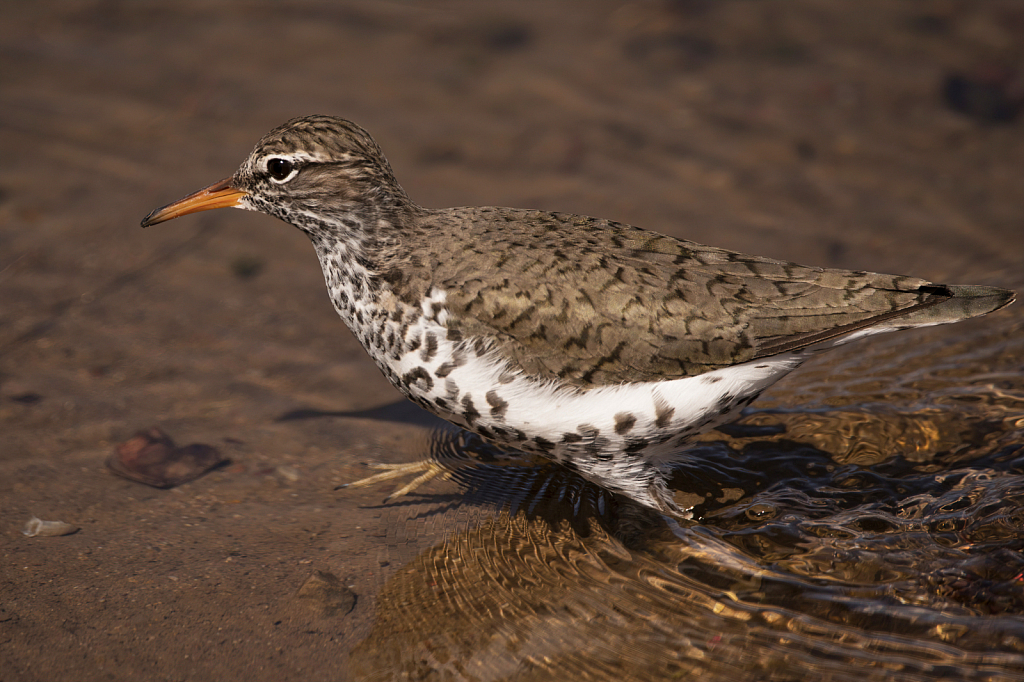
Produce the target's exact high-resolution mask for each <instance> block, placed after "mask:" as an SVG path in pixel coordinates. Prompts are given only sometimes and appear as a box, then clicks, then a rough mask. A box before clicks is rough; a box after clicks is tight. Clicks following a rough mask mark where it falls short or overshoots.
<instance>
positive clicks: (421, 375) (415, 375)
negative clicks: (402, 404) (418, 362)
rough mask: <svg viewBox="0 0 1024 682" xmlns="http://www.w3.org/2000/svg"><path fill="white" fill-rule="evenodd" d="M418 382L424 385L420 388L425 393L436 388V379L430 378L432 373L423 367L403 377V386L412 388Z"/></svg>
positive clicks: (410, 371)
mask: <svg viewBox="0 0 1024 682" xmlns="http://www.w3.org/2000/svg"><path fill="white" fill-rule="evenodd" d="M416 382H421V383H422V386H421V387H420V388H421V390H423V391H429V390H430V389H431V388H433V387H434V379H433V378H432V377H431V376H430V372H428V371H427V370H426V369H425V368H423V367H417V368H416V369H412V370H409V371H408V372H406V373H405V374H403V375H402V383H403V384H406V385H408V386H412V385H413V384H415V383H416Z"/></svg>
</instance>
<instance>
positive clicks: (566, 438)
mask: <svg viewBox="0 0 1024 682" xmlns="http://www.w3.org/2000/svg"><path fill="white" fill-rule="evenodd" d="M581 440H583V436H581V435H580V434H578V433H575V432H573V431H566V432H565V433H563V434H562V442H563V443H579V442H580V441H581Z"/></svg>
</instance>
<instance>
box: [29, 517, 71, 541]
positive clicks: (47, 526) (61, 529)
mask: <svg viewBox="0 0 1024 682" xmlns="http://www.w3.org/2000/svg"><path fill="white" fill-rule="evenodd" d="M77 531H78V526H73V525H71V524H70V523H64V522H63V521H43V520H42V519H40V518H38V517H35V516H33V517H32V518H31V519H29V520H28V523H26V524H25V527H24V528H23V529H22V530H21V532H22V533H23V534H25V535H27V536H29V537H30V538H35V537H41V538H52V537H57V536H59V535H71V534H72V533H75V532H77Z"/></svg>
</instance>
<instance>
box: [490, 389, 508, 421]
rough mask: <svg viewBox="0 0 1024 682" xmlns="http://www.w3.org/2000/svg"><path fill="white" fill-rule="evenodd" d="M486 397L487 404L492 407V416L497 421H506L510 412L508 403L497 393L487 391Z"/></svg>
mask: <svg viewBox="0 0 1024 682" xmlns="http://www.w3.org/2000/svg"><path fill="white" fill-rule="evenodd" d="M484 397H485V398H486V399H487V404H488V405H490V406H491V416H492V417H494V418H495V419H504V418H505V412H506V411H507V410H508V402H507V401H505V400H502V399H501V396H499V395H498V394H497V392H496V391H487V395H485V396H484Z"/></svg>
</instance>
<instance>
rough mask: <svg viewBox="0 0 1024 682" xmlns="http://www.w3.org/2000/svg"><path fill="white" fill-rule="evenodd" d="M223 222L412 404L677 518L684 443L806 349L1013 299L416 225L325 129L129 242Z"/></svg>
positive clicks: (556, 225)
mask: <svg viewBox="0 0 1024 682" xmlns="http://www.w3.org/2000/svg"><path fill="white" fill-rule="evenodd" d="M229 206H230V207H235V208H243V209H247V210H252V211H261V212H263V213H267V214H269V215H273V216H276V217H278V218H280V219H281V220H283V221H285V222H287V223H290V224H292V225H294V226H295V227H297V228H299V229H300V230H302V231H303V232H305V233H306V235H308V236H309V238H310V239H311V240H312V242H313V247H314V249H315V250H316V254H317V257H318V258H319V259H320V265H321V267H322V268H323V273H324V278H325V279H326V281H327V288H328V291H329V293H330V297H331V301H332V303H333V304H334V308H335V310H337V312H338V314H339V315H340V316H341V318H342V320H344V321H345V323H346V324H347V325H348V327H349V329H351V330H352V332H353V333H354V334H355V336H356V338H357V339H359V341H360V343H362V344H363V347H364V348H365V349H366V351H367V353H369V355H370V357H371V358H373V360H374V362H376V363H377V366H378V367H380V369H381V371H382V372H384V375H385V376H387V378H388V379H389V380H390V381H391V383H392V384H394V385H395V387H396V388H398V389H399V390H400V391H401V392H402V393H404V394H405V395H406V396H407V397H408V398H409V399H410V400H412V401H413V402H415V403H416V404H418V405H420V406H421V407H423V408H425V409H427V410H429V411H430V412H433V413H434V414H436V415H438V416H440V417H443V418H444V419H447V420H449V421H450V422H453V423H454V424H457V425H459V426H461V427H463V428H466V429H469V430H470V431H473V432H475V433H476V434H478V435H480V436H482V437H483V438H485V439H487V440H489V441H491V442H492V443H494V444H495V445H498V446H500V447H504V448H511V449H514V450H517V451H520V452H526V453H530V454H533V455H540V456H543V457H546V458H549V459H552V460H554V461H556V462H559V463H561V464H562V465H564V466H566V467H569V468H570V469H572V470H574V471H576V472H577V473H579V474H580V475H582V476H583V477H584V478H586V479H588V480H590V481H592V482H594V483H596V484H598V485H600V486H603V487H604V488H605V489H607V490H610V491H612V492H615V493H619V494H622V495H625V496H627V497H629V498H632V499H633V500H635V501H637V502H639V503H641V504H644V505H646V506H649V507H652V508H654V509H657V510H660V511H662V512H665V513H669V514H673V515H677V516H685V515H686V512H685V510H683V509H680V508H679V506H678V505H677V504H676V503H675V502H674V501H673V499H672V496H671V494H670V492H669V490H668V488H667V486H666V484H665V475H666V472H667V471H668V469H669V465H670V464H671V462H672V461H673V459H674V458H678V457H679V456H680V454H679V453H680V451H681V448H682V446H683V445H684V444H686V442H687V441H688V440H689V439H690V438H692V437H693V436H694V435H696V434H698V433H700V432H701V431H705V430H707V429H710V428H712V427H713V426H715V425H718V424H721V423H723V422H725V421H727V420H728V419H729V418H730V417H732V416H733V415H734V414H735V413H736V411H737V410H739V409H741V408H742V407H744V406H746V405H747V404H749V403H750V402H751V401H753V400H754V399H755V398H756V397H757V396H758V395H759V394H760V393H761V392H762V391H763V390H764V389H766V388H767V387H768V386H770V385H772V384H773V383H774V382H775V381H777V380H778V379H779V378H780V377H782V376H783V375H785V374H786V373H788V372H789V371H791V370H793V369H795V368H796V367H797V366H798V365H800V363H801V362H803V361H804V360H805V359H806V358H807V357H809V356H810V355H811V354H812V353H814V352H817V351H820V350H825V349H828V348H831V347H834V346H837V345H839V344H842V343H846V342H848V341H851V340H853V339H856V338H859V337H863V336H868V335H870V334H876V333H879V332H888V331H896V330H901V329H907V328H910V327H925V326H929V325H936V324H944V323H947V322H957V321H959V320H964V319H967V318H970V317H975V316H977V315H984V314H985V313H989V312H992V311H994V310H998V309H999V308H1002V307H1003V306H1005V305H1008V304H1009V303H1010V302H1012V301H1013V299H1014V292H1012V291H1008V290H1005V289H998V288H995V287H986V286H961V285H946V284H932V283H930V282H927V281H924V280H921V279H916V278H914V277H904V276H897V275H882V274H875V273H870V272H860V271H856V272H854V271H847V270H834V269H823V268H814V267H807V266H803V265H797V264H795V263H787V262H783V261H777V260H772V259H769V258H762V257H759V256H747V255H743V254H740V253H735V252H732V251H726V250H724V249H719V248H714V247H710V246H703V245H701V244H696V243H694V242H689V241H683V240H679V239H674V238H672V237H667V236H663V235H660V234H657V233H654V232H648V231H645V230H641V229H639V228H636V227H632V226H629V225H624V224H622V223H616V222H612V221H609V220H600V219H596V218H588V217H584V216H578V215H571V214H565V213H548V212H544V211H533V210H524V209H513V208H447V209H427V208H423V207H421V206H418V205H417V204H415V203H413V202H412V201H411V200H410V199H409V197H408V196H407V195H406V193H405V191H404V190H403V189H402V187H401V186H400V185H399V184H398V181H397V180H395V176H394V174H393V173H392V170H391V167H390V165H389V164H388V162H387V160H386V159H385V158H384V155H383V153H382V152H381V150H380V148H379V147H378V146H377V144H376V143H375V142H374V141H373V138H371V137H370V135H369V134H368V133H367V132H366V131H365V130H363V129H362V128H360V127H359V126H357V125H356V124H354V123H352V122H350V121H346V120H344V119H340V118H335V117H331V116H307V117H303V118H297V119H294V120H291V121H289V122H287V123H285V124H284V125H282V126H280V127H278V128H276V129H274V130H272V131H271V132H270V133H268V134H267V135H266V136H264V137H263V139H261V140H260V141H259V143H257V145H256V148H255V149H254V150H253V151H252V153H251V154H250V155H249V157H248V158H247V159H246V160H245V161H244V162H243V163H242V165H241V167H240V168H239V169H238V170H237V171H236V172H235V174H234V175H233V176H231V177H229V178H226V179H224V180H221V181H220V182H217V183H215V184H213V185H210V186H209V187H207V188H206V189H203V190H200V191H199V192H196V193H195V194H192V195H190V196H188V197H185V198H184V199H181V200H180V201H177V202H174V203H173V204H170V205H168V206H165V207H164V208H161V209H159V210H156V211H154V212H153V213H151V214H150V215H149V216H147V217H146V219H145V220H143V221H142V225H143V226H144V227H145V226H149V225H155V224H157V223H160V222H163V221H165V220H170V219H171V218H176V217H178V216H182V215H186V214H188V213H194V212H196V211H205V210H207V209H212V208H221V207H229ZM684 456H685V455H684Z"/></svg>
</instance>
